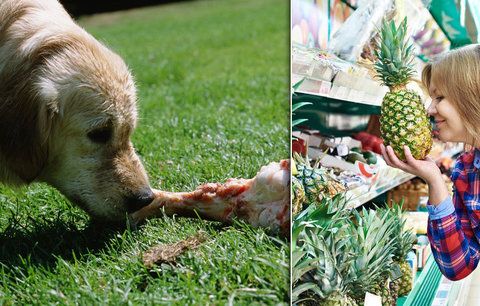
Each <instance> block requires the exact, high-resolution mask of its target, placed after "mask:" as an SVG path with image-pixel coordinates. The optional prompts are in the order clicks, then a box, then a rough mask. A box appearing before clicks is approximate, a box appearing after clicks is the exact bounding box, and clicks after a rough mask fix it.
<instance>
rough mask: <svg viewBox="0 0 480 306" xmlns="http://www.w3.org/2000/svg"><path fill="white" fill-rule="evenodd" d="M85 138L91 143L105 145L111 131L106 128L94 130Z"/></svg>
mask: <svg viewBox="0 0 480 306" xmlns="http://www.w3.org/2000/svg"><path fill="white" fill-rule="evenodd" d="M87 136H88V138H89V139H90V140H91V141H93V142H96V143H107V142H108V141H109V140H110V138H111V137H112V129H111V128H108V127H106V128H100V129H96V130H93V131H90V132H89V133H88V134H87Z"/></svg>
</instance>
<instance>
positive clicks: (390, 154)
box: [381, 144, 442, 183]
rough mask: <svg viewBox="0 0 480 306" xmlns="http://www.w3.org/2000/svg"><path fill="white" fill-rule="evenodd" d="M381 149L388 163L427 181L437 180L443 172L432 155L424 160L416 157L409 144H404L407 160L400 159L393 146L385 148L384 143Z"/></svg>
mask: <svg viewBox="0 0 480 306" xmlns="http://www.w3.org/2000/svg"><path fill="white" fill-rule="evenodd" d="M381 151H382V156H383V158H384V159H385V162H386V163H387V165H389V166H391V167H395V168H398V169H401V170H403V171H405V172H408V173H411V174H413V175H416V176H419V177H421V178H422V179H424V180H425V181H426V182H427V183H429V182H433V181H435V180H437V179H438V177H439V176H441V174H442V173H441V171H440V169H439V168H438V166H437V165H436V163H435V161H434V160H433V159H431V158H430V157H426V158H425V159H423V160H418V159H415V158H414V157H413V156H412V153H411V152H410V148H409V147H408V146H404V152H405V159H406V160H405V161H401V160H400V159H398V157H397V155H396V154H395V152H394V151H393V148H392V147H391V146H387V147H386V148H385V146H384V145H383V144H382V145H381Z"/></svg>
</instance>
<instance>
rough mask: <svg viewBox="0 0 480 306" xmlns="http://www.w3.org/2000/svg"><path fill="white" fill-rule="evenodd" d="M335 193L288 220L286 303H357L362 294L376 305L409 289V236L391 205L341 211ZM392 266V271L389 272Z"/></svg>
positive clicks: (393, 299)
mask: <svg viewBox="0 0 480 306" xmlns="http://www.w3.org/2000/svg"><path fill="white" fill-rule="evenodd" d="M346 203H347V200H346V199H345V197H343V196H341V195H337V196H335V197H334V198H333V199H327V198H324V199H323V200H322V201H321V202H320V203H318V205H316V206H313V205H312V206H309V207H308V208H307V209H306V210H304V211H303V212H302V213H300V214H299V215H298V216H297V217H296V218H295V219H294V221H293V229H292V243H293V244H292V246H293V249H292V265H293V271H292V273H293V274H292V282H293V291H292V301H293V303H294V304H305V305H310V304H311V305H363V301H364V298H365V294H366V292H370V293H374V294H377V295H378V296H380V297H381V298H382V305H396V304H395V303H396V299H397V297H398V296H399V294H400V295H403V294H404V292H405V291H406V290H410V289H411V285H412V271H411V269H409V267H407V265H408V263H406V262H405V260H404V257H405V255H406V252H408V251H409V250H410V249H411V247H412V246H413V242H414V239H415V238H414V236H413V235H412V233H411V232H410V231H407V230H405V227H404V224H405V219H404V212H403V211H402V209H401V208H400V207H399V206H397V205H394V206H393V207H392V208H389V207H387V208H383V209H377V210H366V209H363V210H362V211H360V212H357V211H356V210H347V209H345V207H346ZM394 267H396V268H394Z"/></svg>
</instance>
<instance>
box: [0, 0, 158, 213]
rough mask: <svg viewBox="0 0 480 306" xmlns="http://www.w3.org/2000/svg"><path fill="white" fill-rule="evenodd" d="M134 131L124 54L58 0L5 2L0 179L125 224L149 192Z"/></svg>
mask: <svg viewBox="0 0 480 306" xmlns="http://www.w3.org/2000/svg"><path fill="white" fill-rule="evenodd" d="M135 124H136V94H135V85H134V82H133V80H132V77H131V74H130V72H129V71H128V68H127V66H126V65H125V63H124V62H123V61H122V59H121V58H120V57H119V56H118V55H116V54H115V53H113V52H112V51H110V50H108V49H107V48H106V47H105V46H103V45H102V44H100V43H99V42H98V41H96V40H95V39H94V38H93V37H92V36H91V35H89V34H88V33H87V32H86V31H84V30H83V29H82V28H81V27H79V26H78V25H77V24H75V22H74V21H73V20H72V19H71V18H70V16H69V15H68V14H67V13H66V12H65V10H64V9H63V7H62V6H61V5H60V4H59V3H58V2H57V1H56V0H0V181H2V182H4V183H7V184H14V185H20V184H26V183H30V182H32V181H43V182H47V183H49V184H51V185H52V186H54V187H56V188H57V189H59V190H60V191H61V192H62V193H63V194H65V195H66V196H67V197H68V198H69V199H70V200H72V201H73V202H74V203H76V204H78V205H79V206H80V207H82V208H83V209H85V210H86V211H87V212H89V213H90V214H91V215H93V216H95V217H99V218H103V219H109V220H119V219H122V218H124V217H125V215H126V212H127V206H128V205H127V204H128V203H129V201H130V203H132V201H133V202H134V201H135V200H136V199H143V200H144V202H145V203H143V204H146V202H148V199H149V198H150V195H151V190H150V187H149V184H148V179H147V176H146V173H145V170H144V169H143V166H142V164H141V163H140V161H139V159H138V157H137V155H136V154H135V152H134V149H133V147H132V144H131V142H130V140H129V138H130V135H131V133H132V131H133V129H134V128H135ZM98 131H100V132H98ZM102 131H103V132H104V133H103V134H102ZM105 131H106V132H105ZM95 132H98V133H100V138H102V137H101V136H102V135H103V136H104V137H107V141H101V140H100V141H98V140H97V141H95V138H94V140H92V138H91V137H90V136H91V134H89V133H95ZM98 133H97V134H98ZM105 135H107V136H105ZM110 135H111V136H110ZM138 202H139V203H140V202H141V201H138ZM143 204H142V205H143ZM135 205H136V204H133V206H135ZM137 205H138V204H137ZM137 208H139V207H137ZM131 210H132V209H130V211H131Z"/></svg>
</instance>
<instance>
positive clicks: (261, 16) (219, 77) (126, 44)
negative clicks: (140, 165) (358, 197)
mask: <svg viewBox="0 0 480 306" xmlns="http://www.w3.org/2000/svg"><path fill="white" fill-rule="evenodd" d="M288 19H289V18H288V3H287V2H286V1H277V0H262V1H258V0H235V1H233V0H229V1H220V0H218V1H193V2H183V3H180V4H170V5H164V6H158V7H150V8H144V9H139V10H132V11H126V12H117V13H112V14H105V15H99V16H92V17H87V18H82V19H80V21H79V22H80V23H81V24H82V25H83V26H84V27H85V28H86V29H87V30H88V31H89V32H91V33H92V34H93V35H94V36H96V37H97V38H98V39H99V40H101V41H103V42H105V43H106V44H107V45H108V46H110V47H111V48H112V49H114V50H115V51H116V52H118V53H119V54H120V55H121V56H123V57H124V59H125V61H126V62H127V64H128V65H129V67H130V68H131V70H132V72H133V74H134V75H135V78H136V82H137V85H138V95H139V117H140V120H139V123H138V128H137V130H136V131H135V133H134V135H133V143H134V145H135V147H136V149H137V150H138V152H139V154H140V155H141V157H142V159H143V161H144V164H145V167H146V169H147V171H148V173H149V176H150V180H151V183H152V185H153V186H154V187H155V188H160V189H165V190H172V191H186V190H192V189H193V188H195V187H196V186H197V185H198V184H200V183H204V182H214V181H224V180H225V179H227V178H229V177H245V178H247V177H252V176H253V175H255V173H256V172H257V171H258V169H259V168H260V167H261V166H262V165H265V164H267V163H268V162H270V161H277V160H280V159H282V158H288V157H289V149H288V148H289V145H288V143H289V133H288V129H289V128H288V127H289V103H288V101H289V99H288V91H289V78H288V71H289V68H288V65H289V64H288V63H289V61H288V58H289V50H288V49H289V44H288ZM199 230H203V231H205V232H206V233H207V236H208V240H207V242H206V243H204V244H203V245H202V246H201V247H199V248H198V249H196V250H193V251H190V252H188V253H185V254H184V255H182V256H181V257H180V258H179V260H178V262H177V264H176V265H167V264H163V265H162V266H159V267H156V268H155V269H154V270H153V271H149V270H147V269H146V268H145V267H144V266H143V264H142V262H141V254H142V252H143V251H145V250H147V249H148V248H149V247H151V246H154V245H156V244H159V243H172V242H176V241H178V240H180V239H183V238H186V237H188V236H191V235H194V234H196V233H197V232H198V231H199ZM288 254H289V250H288V247H287V243H286V242H285V241H284V240H282V239H280V238H278V237H271V236H268V235H266V234H265V233H264V232H263V231H262V230H260V229H253V228H251V227H249V226H247V225H245V224H242V223H236V224H234V225H232V226H223V225H221V224H219V223H215V222H207V221H202V220H197V219H186V218H175V219H173V218H165V219H154V220H150V221H148V222H147V223H146V224H145V225H143V226H141V227H139V228H137V229H128V228H127V229H126V230H125V229H124V228H123V229H122V228H112V227H107V226H103V225H101V224H94V223H92V222H91V221H90V219H89V217H88V216H87V215H86V214H85V213H84V212H83V211H81V210H79V209H78V208H75V207H73V206H72V205H71V204H70V203H68V201H67V200H66V199H65V198H64V197H63V196H62V195H60V194H59V193H58V192H57V191H55V190H54V189H52V188H50V187H48V186H46V185H43V184H34V185H31V186H29V187H25V188H22V189H20V190H12V189H10V188H8V187H5V186H0V304H7V305H8V304H41V305H47V304H68V305H70V304H72V305H73V304H83V305H93V304H109V305H127V304H133V305H138V304H147V305H151V304H162V303H164V304H177V305H185V304H191V305H208V304H210V305H223V304H228V303H232V304H235V305H248V304H253V305H255V304H278V303H282V302H283V303H284V302H286V301H288V299H289V296H288V291H289V255H288Z"/></svg>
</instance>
